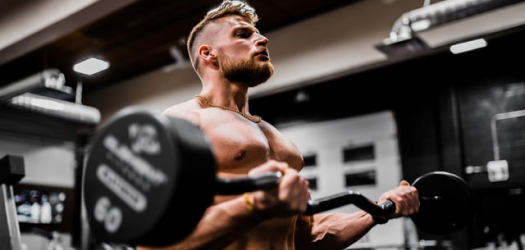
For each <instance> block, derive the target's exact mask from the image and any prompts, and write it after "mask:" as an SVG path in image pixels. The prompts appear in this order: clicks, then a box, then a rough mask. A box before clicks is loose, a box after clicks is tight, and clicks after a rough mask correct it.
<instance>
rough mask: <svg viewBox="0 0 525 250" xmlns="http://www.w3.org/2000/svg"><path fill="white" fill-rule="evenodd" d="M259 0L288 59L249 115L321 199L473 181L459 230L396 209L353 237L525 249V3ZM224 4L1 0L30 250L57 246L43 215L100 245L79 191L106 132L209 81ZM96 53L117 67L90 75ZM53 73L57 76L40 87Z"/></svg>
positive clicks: (4, 119)
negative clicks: (270, 132)
mask: <svg viewBox="0 0 525 250" xmlns="http://www.w3.org/2000/svg"><path fill="white" fill-rule="evenodd" d="M247 2H248V3H249V4H250V5H251V6H253V7H254V8H255V9H256V11H257V13H258V15H259V16H260V21H259V23H258V24H257V27H258V29H259V30H260V31H261V33H263V34H264V35H265V36H266V37H268V38H269V41H270V42H269V45H268V46H269V50H270V55H271V58H272V62H273V64H274V66H275V69H276V70H275V75H274V76H273V77H272V78H271V79H270V80H269V81H268V82H267V83H265V84H263V85H261V86H258V87H256V88H254V89H252V90H251V92H250V97H251V101H250V112H251V113H252V114H257V115H259V116H261V117H262V118H263V119H265V120H266V121H268V122H270V123H272V124H273V125H275V126H276V127H278V128H279V129H281V131H282V132H283V133H284V134H285V135H287V136H289V137H290V138H292V140H293V141H294V142H296V144H297V145H298V147H299V148H300V150H301V151H302V153H303V155H304V156H305V159H306V160H307V161H306V164H307V166H306V167H305V169H304V171H303V172H302V174H303V175H304V176H305V177H307V178H308V179H309V180H310V182H311V186H312V194H313V196H314V197H323V196H327V195H330V194H333V193H336V192H340V191H343V190H356V191H360V192H362V193H364V194H365V195H367V196H369V197H377V196H378V195H379V194H381V193H382V192H384V191H386V190H387V189H389V188H391V187H393V186H395V185H397V184H398V183H399V181H400V180H401V179H406V180H408V181H409V182H412V181H414V180H415V179H416V178H417V177H419V176H421V175H423V174H425V173H429V172H432V171H447V172H451V173H454V174H457V175H459V176H461V177H462V178H464V179H465V181H466V182H467V183H468V185H469V186H470V187H471V188H472V190H473V191H474V194H475V195H474V197H475V198H474V203H475V207H476V211H475V214H474V215H473V220H472V222H471V223H470V224H469V225H468V226H467V228H465V229H464V230H461V231H460V232H456V233H453V234H450V235H445V236H435V235H430V234H427V233H425V232H422V231H421V230H418V229H417V228H414V227H413V225H410V221H409V220H407V221H404V220H398V221H396V222H392V223H388V224H387V225H385V226H382V227H376V228H374V229H373V230H372V231H371V232H370V233H369V234H368V235H367V236H365V237H364V238H363V239H362V240H361V241H359V242H358V243H356V244H355V245H353V246H350V248H355V249H359V248H363V249H364V248H366V249H386V248H389V249H407V248H429V249H495V248H499V249H523V246H522V244H523V242H524V241H525V236H524V231H525V228H524V226H523V225H524V223H525V215H524V214H523V213H522V211H521V209H520V207H523V205H524V203H525V202H524V201H525V200H524V194H523V192H522V189H523V186H524V185H525V154H524V152H525V132H524V131H525V101H524V100H525V98H524V97H525V67H524V66H523V65H524V58H525V49H524V46H523V45H524V44H525V3H524V1H518V0H493V1H490V0H478V1H467V0H461V1H460V0H445V1H437V0H435V1H426V0H346V1H345V0H324V1H304V0H303V1H297V0H290V1H277V0H265V1H262V0H249V1H247ZM219 3H220V1H218V0H202V1H187V0H180V1H173V0H172V1H164V0H162V1H161V0H156V1H144V0H113V1H96V0H77V1H59V0H39V1H9V0H0V34H1V36H0V37H1V38H0V101H1V104H2V106H0V157H1V156H2V155H8V154H9V155H21V156H23V158H24V163H25V169H26V170H25V177H24V178H23V179H22V180H21V181H20V183H19V184H16V185H15V194H17V193H18V194H24V196H23V198H24V199H25V200H20V202H21V203H20V206H21V208H20V209H19V212H20V213H22V212H23V214H19V215H20V216H25V217H24V218H26V219H25V220H23V221H22V220H21V221H20V222H19V223H20V230H21V232H22V239H21V241H22V242H23V244H24V245H25V246H27V249H44V247H43V246H47V245H48V244H49V242H48V239H46V238H45V237H41V236H39V235H36V234H35V233H34V232H32V231H31V229H32V228H34V227H38V228H42V229H44V230H47V231H50V232H52V231H54V232H59V233H60V236H61V239H62V240H63V243H62V244H63V245H64V246H67V247H68V248H75V249H90V248H89V246H91V245H92V244H93V242H91V241H92V239H91V238H90V234H89V228H88V227H87V225H86V223H85V221H83V211H82V204H81V197H80V196H81V195H80V182H81V176H82V169H83V164H84V159H85V156H86V149H87V148H88V147H89V141H90V138H92V136H93V135H94V134H95V133H96V131H97V129H98V128H99V127H100V126H101V125H102V124H104V122H105V121H107V119H108V118H110V117H111V116H112V115H114V114H115V113H116V112H117V111H119V110H121V109H123V108H125V107H129V106H142V107H148V108H152V109H155V110H159V111H161V110H163V109H165V108H167V107H169V106H170V105H172V104H174V103H179V102H182V101H185V100H187V99H190V98H193V97H194V95H195V94H197V93H199V91H200V87H201V84H200V81H199V79H198V78H197V76H196V74H195V72H194V71H193V69H192V67H191V65H190V64H189V61H188V58H187V53H186V50H185V41H186V38H187V35H188V33H189V32H190V30H191V28H192V27H193V25H195V24H196V23H197V22H198V21H199V20H200V19H201V18H202V17H203V16H204V15H205V14H206V12H207V11H208V10H210V9H211V8H213V7H214V6H216V5H217V4H219ZM89 58H95V59H100V60H103V61H105V62H106V63H107V65H106V69H105V70H103V71H101V72H97V73H93V74H91V75H88V74H85V73H79V72H76V71H75V70H74V65H76V64H77V63H79V62H81V61H83V60H86V59H89ZM51 69H52V70H51ZM50 70H51V71H50ZM42 72H46V74H49V75H51V76H53V80H52V81H49V82H48V83H49V84H46V85H45V86H41V85H39V84H31V83H34V82H40V80H39V79H40V77H41V75H42ZM57 72H59V74H57ZM35 79H36V80H35ZM42 103H45V104H42ZM27 194H30V195H27ZM26 196H27V197H26ZM31 197H32V198H31ZM42 197H46V198H45V199H44V201H42ZM48 197H55V199H54V201H53V202H54V203H52V204H54V206H53V207H55V209H53V210H52V213H51V215H50V216H51V217H52V218H51V219H49V220H46V221H45V222H42V221H34V220H30V219H27V218H31V210H30V204H31V203H29V202H32V203H38V204H39V205H41V206H42V205H43V203H44V202H48V200H47V199H48ZM56 197H61V198H60V199H58V198H56ZM19 198H20V197H19ZM33 199H36V201H32V200H33ZM22 201H27V202H25V203H24V202H22ZM48 203H49V202H48ZM23 204H25V205H23ZM22 205H23V206H22ZM57 205H58V206H59V209H58V210H57V209H56V206H57ZM46 206H47V204H46ZM354 209H355V208H354V207H352V206H349V207H342V208H340V210H341V211H345V212H351V211H353V210H354ZM56 216H59V217H58V219H57V217H56ZM66 217H67V219H66ZM21 218H22V217H21ZM0 223H1V220H0Z"/></svg>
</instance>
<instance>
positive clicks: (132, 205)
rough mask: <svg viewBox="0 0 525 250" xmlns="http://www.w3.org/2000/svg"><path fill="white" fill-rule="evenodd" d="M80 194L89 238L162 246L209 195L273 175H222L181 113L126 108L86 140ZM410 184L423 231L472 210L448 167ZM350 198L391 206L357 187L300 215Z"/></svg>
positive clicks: (453, 226) (451, 228)
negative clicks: (415, 191)
mask: <svg viewBox="0 0 525 250" xmlns="http://www.w3.org/2000/svg"><path fill="white" fill-rule="evenodd" d="M90 145H91V149H90V152H89V155H88V158H87V161H86V166H85V168H84V173H83V183H82V193H83V198H84V201H85V206H86V211H87V218H88V223H89V226H90V228H91V230H92V231H93V232H94V236H95V238H96V239H97V240H99V241H102V242H110V243H124V244H130V245H136V244H137V245H148V246H165V245H169V244H172V243H174V242H177V241H179V240H181V239H182V238H184V237H185V236H187V235H188V234H189V233H190V232H191V231H192V230H193V229H194V228H195V226H196V225H197V223H198V222H199V220H200V219H201V217H202V215H203V213H204V211H205V210H206V209H207V208H208V207H209V206H210V205H211V204H212V200H213V196H214V195H215V194H221V195H233V194H242V193H244V192H250V191H254V190H263V189H268V188H274V187H276V186H277V184H278V181H279V178H280V174H279V173H268V174H264V175H260V176H255V177H252V176H250V177H244V178H238V179H225V178H217V177H216V163H215V158H214V155H213V152H212V150H211V147H210V146H209V142H208V139H207V137H206V136H205V135H204V133H202V131H201V130H200V129H199V128H198V127H197V126H195V125H194V124H192V123H190V122H189V121H186V120H184V119H179V118H173V117H168V116H164V115H161V114H160V113H158V112H155V111H153V110H148V109H144V108H138V107H129V108H126V109H123V110H121V111H119V112H118V113H117V114H115V115H114V116H112V117H111V118H110V119H109V120H108V121H107V122H106V123H105V124H104V126H102V127H101V128H100V130H99V131H98V133H97V134H96V136H95V137H94V138H93V141H92V143H90ZM412 185H413V186H415V187H416V188H417V189H418V192H419V194H420V200H421V207H420V208H421V210H420V212H419V213H418V214H417V215H415V216H413V217H412V220H413V221H414V223H415V224H416V226H418V227H420V228H421V229H422V230H426V231H428V232H430V233H436V234H446V233H453V232H455V231H457V230H459V229H461V228H463V227H464V226H465V225H466V224H467V223H468V221H469V218H471V216H472V205H471V198H472V196H471V192H470V189H469V187H468V186H467V185H466V183H465V182H464V181H463V180H462V179H461V178H460V177H457V176H455V175H453V174H450V173H446V172H433V173H429V174H426V175H423V176H421V177H420V178H418V179H417V180H415V181H414V182H413V183H412ZM349 204H354V205H356V206H357V207H359V208H361V209H362V210H364V211H366V212H368V213H370V214H372V215H376V216H381V215H387V214H390V213H392V212H393V211H395V206H394V204H393V203H392V202H385V203H383V204H380V205H378V204H376V203H375V202H373V201H371V200H369V199H368V198H366V197H365V196H363V195H362V194H360V193H358V192H352V191H347V192H342V193H340V194H336V195H333V196H330V197H326V198H322V199H318V200H311V201H309V203H308V208H307V211H306V213H305V214H315V213H319V212H322V211H327V210H330V209H333V208H336V207H340V206H343V205H349Z"/></svg>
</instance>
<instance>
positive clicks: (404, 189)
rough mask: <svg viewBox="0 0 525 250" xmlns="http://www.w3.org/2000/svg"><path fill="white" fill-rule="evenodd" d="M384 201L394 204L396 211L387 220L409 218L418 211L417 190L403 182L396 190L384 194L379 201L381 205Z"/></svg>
mask: <svg viewBox="0 0 525 250" xmlns="http://www.w3.org/2000/svg"><path fill="white" fill-rule="evenodd" d="M386 200H391V201H392V202H394V203H395V204H396V211H395V213H394V214H392V215H390V216H388V217H389V218H396V217H401V216H409V215H412V214H415V213H417V212H418V211H419V205H420V203H419V194H418V192H417V189H416V188H415V187H413V186H410V183H408V182H407V181H405V180H403V181H401V182H400V183H399V186H397V187H396V188H394V189H392V190H389V191H387V192H385V193H384V194H383V195H382V196H381V197H380V199H379V202H380V203H382V202H384V201H386Z"/></svg>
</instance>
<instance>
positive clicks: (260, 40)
mask: <svg viewBox="0 0 525 250" xmlns="http://www.w3.org/2000/svg"><path fill="white" fill-rule="evenodd" d="M267 44H268V38H266V37H265V36H263V35H259V37H258V38H257V45H264V46H266V45H267Z"/></svg>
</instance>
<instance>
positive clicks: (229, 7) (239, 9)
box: [187, 0, 259, 72]
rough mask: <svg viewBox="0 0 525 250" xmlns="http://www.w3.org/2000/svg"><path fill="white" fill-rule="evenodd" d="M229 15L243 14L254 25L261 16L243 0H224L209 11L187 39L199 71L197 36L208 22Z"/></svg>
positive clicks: (192, 58)
mask: <svg viewBox="0 0 525 250" xmlns="http://www.w3.org/2000/svg"><path fill="white" fill-rule="evenodd" d="M228 15H237V16H241V17H243V18H244V19H246V21H248V22H249V23H251V24H252V25H255V24H256V23H257V22H258V21H259V17H258V16H257V14H256V13H255V9H254V8H252V7H251V6H249V5H248V4H247V3H246V2H243V1H237V0H224V1H223V2H222V3H221V4H220V5H219V6H218V7H216V8H214V9H212V10H210V11H208V13H207V14H206V16H204V18H203V19H202V20H201V21H200V22H199V23H198V24H197V25H195V26H194V27H193V29H192V30H191V32H190V35H189V36H188V41H187V49H188V55H189V57H190V60H191V61H192V64H193V67H194V69H195V70H196V71H197V72H198V62H197V60H195V54H196V53H197V51H196V48H195V41H196V40H197V37H198V36H199V35H200V34H201V32H202V30H203V29H204V28H205V27H206V26H207V25H208V24H210V23H212V22H213V21H215V20H217V19H219V18H222V17H225V16H228Z"/></svg>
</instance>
